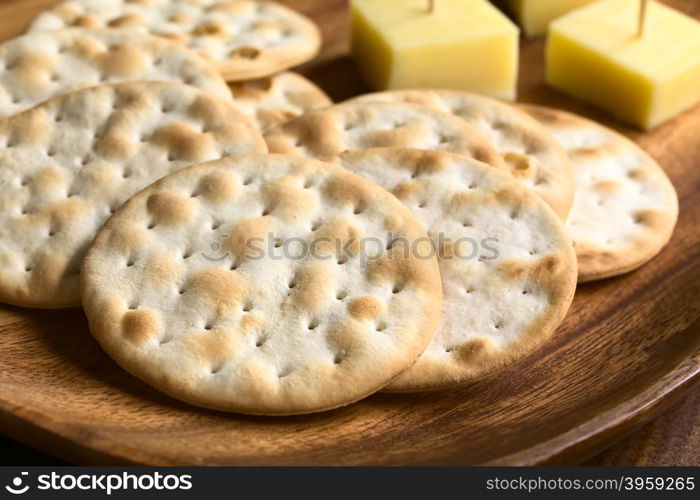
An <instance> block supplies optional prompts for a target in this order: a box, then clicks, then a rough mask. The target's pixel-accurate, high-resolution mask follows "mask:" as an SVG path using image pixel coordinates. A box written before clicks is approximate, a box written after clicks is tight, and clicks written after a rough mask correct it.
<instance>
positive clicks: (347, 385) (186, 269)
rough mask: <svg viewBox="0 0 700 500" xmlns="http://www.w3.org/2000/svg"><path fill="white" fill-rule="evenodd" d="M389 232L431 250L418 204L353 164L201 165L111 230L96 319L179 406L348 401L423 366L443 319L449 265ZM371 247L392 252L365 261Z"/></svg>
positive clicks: (97, 258) (93, 309)
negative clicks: (443, 275)
mask: <svg viewBox="0 0 700 500" xmlns="http://www.w3.org/2000/svg"><path fill="white" fill-rule="evenodd" d="M388 233H391V234H393V235H394V236H395V237H400V238H405V239H406V241H407V242H409V243H410V244H412V245H413V244H418V245H422V246H427V247H429V246H430V243H429V241H425V240H427V236H426V234H425V230H424V229H423V228H422V227H421V226H420V224H419V222H418V221H417V220H416V218H415V216H414V215H413V214H412V213H411V212H410V211H409V210H408V209H407V208H406V207H404V206H403V205H402V204H401V203H399V202H398V201H397V200H396V199H395V198H394V197H393V196H391V195H390V194H389V193H388V192H386V191H385V190H383V189H381V188H380V187H379V186H376V185H374V184H372V183H370V182H369V181H366V180H364V179H362V178H360V177H358V176H355V175H353V174H351V173H349V172H347V171H346V170H344V169H342V168H340V167H337V166H333V165H328V164H324V163H321V162H317V161H314V160H309V159H305V158H299V157H290V156H281V155H265V156H251V157H244V158H239V159H224V160H220V161H215V162H211V163H208V164H203V165H198V166H194V167H191V168H187V169H184V170H181V171H179V172H176V173H174V174H172V175H170V176H168V177H165V178H164V179H162V180H160V181H158V182H156V183H155V184H153V185H152V186H150V187H148V188H147V189H145V190H143V191H142V192H140V193H139V194H138V195H136V196H134V197H133V198H132V199H131V200H129V201H128V202H127V203H126V204H125V205H124V206H123V207H122V208H120V209H119V211H118V212H117V213H116V214H115V215H114V217H112V218H111V219H110V220H109V221H108V222H107V224H106V225H105V227H104V228H103V229H102V230H101V231H100V232H99V234H98V235H97V237H96V238H95V242H94V244H93V245H92V247H91V248H90V250H89V252H88V255H87V257H86V259H85V265H84V268H83V270H84V272H83V299H84V307H85V311H86V314H87V317H88V319H89V321H90V328H91V331H92V333H93V335H94V336H95V337H96V338H97V339H98V340H99V342H100V343H101V344H102V346H103V347H104V349H105V350H106V351H107V352H108V353H109V354H110V355H111V356H112V357H113V358H114V359H115V360H116V361H117V362H118V363H119V364H120V365H121V366H123V367H124V368H125V369H127V370H128V371H130V372H131V373H133V374H134V375H136V376H137V377H139V378H141V379H143V380H145V381H146V382H148V383H150V384H152V385H154V386H155V387H157V388H159V389H160V390H162V391H164V392H166V393H168V394H170V395H171V396H173V397H176V398H179V399H182V400H185V401H188V402H190V403H192V404H196V405H200V406H205V407H208V408H215V409H219V410H225V411H235V412H242V413H251V414H266V415H287V414H299V413H310V412H316V411H322V410H326V409H330V408H335V407H338V406H342V405H345V404H348V403H351V402H353V401H356V400H358V399H360V398H363V397H365V396H367V395H369V394H371V393H373V392H375V391H377V390H379V389H380V388H382V387H383V386H385V385H386V384H387V383H389V382H390V381H391V380H392V379H393V378H395V377H396V376H397V375H399V374H400V373H401V372H403V371H404V370H405V369H406V368H408V367H409V366H410V365H411V364H412V363H413V362H414V361H415V359H416V358H417V357H418V356H419V355H420V353H421V352H422V351H423V350H424V349H425V347H426V346H427V344H428V342H429V341H430V339H431V338H432V335H433V332H434V331H435V329H436V327H437V324H438V321H439V313H440V307H441V286H440V273H439V268H438V264H437V260H436V259H435V258H434V256H433V257H432V258H418V257H416V256H413V255H405V254H404V253H403V252H401V251H396V252H395V251H393V250H386V248H387V246H388V245H387V235H388ZM353 238H354V240H353ZM370 240H371V241H375V242H379V246H378V248H380V249H381V253H376V252H373V254H372V255H373V259H372V260H368V261H366V262H364V261H363V259H362V258H360V256H361V254H360V252H359V251H358V249H357V245H360V244H361V241H370ZM421 240H422V241H421ZM314 241H315V242H317V243H318V244H316V245H312V244H311V242H314ZM292 242H295V246H294V247H292ZM303 242H306V243H307V244H308V245H307V247H306V248H307V250H309V251H307V252H304V251H303V250H302V248H303ZM338 242H340V243H342V249H343V250H344V251H338V250H337V249H336V246H335V245H336V243H338ZM288 243H289V246H287V244H288ZM256 247H257V248H256ZM293 248H297V250H294V249H293ZM311 248H314V249H315V250H313V251H310V249H311ZM258 249H265V250H264V251H259V250H258ZM275 249H277V250H279V252H278V253H275ZM285 249H286V250H285ZM348 249H349V250H348ZM287 250H288V251H287ZM362 255H366V254H362Z"/></svg>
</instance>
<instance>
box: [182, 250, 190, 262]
mask: <svg viewBox="0 0 700 500" xmlns="http://www.w3.org/2000/svg"><path fill="white" fill-rule="evenodd" d="M190 257H192V250H186V251H185V252H184V253H183V254H182V260H187V259H189V258H190Z"/></svg>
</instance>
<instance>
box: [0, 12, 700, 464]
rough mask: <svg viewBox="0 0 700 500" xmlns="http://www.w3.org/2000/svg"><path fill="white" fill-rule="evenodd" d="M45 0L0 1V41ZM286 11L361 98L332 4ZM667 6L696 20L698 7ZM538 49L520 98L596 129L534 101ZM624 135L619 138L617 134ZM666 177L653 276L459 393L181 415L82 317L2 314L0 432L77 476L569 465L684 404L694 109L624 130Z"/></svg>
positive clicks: (695, 267) (327, 68)
mask: <svg viewBox="0 0 700 500" xmlns="http://www.w3.org/2000/svg"><path fill="white" fill-rule="evenodd" d="M50 3H52V2H51V1H50V0H5V1H3V2H2V6H0V36H3V37H4V38H6V37H8V36H11V35H14V34H16V31H18V29H17V27H18V26H19V27H20V29H21V26H22V25H23V24H22V22H21V21H22V20H21V19H20V18H26V19H29V18H30V17H31V15H32V14H33V13H34V12H35V11H37V10H38V9H39V8H40V7H42V6H46V5H48V4H50ZM287 3H289V4H292V5H293V6H295V7H297V8H299V9H300V10H302V11H305V12H307V13H308V14H311V15H313V16H314V17H315V18H316V19H317V21H319V23H321V24H322V26H323V27H324V30H325V35H326V40H327V46H326V48H325V51H324V54H323V56H322V57H321V58H320V59H319V60H317V61H316V62H314V63H313V65H312V66H309V67H307V68H305V69H304V71H305V72H306V74H307V75H310V76H311V77H312V78H314V79H315V80H316V81H318V82H320V83H321V84H322V85H324V86H325V87H326V88H327V90H329V92H331V93H332V94H333V95H334V97H336V98H344V97H348V96H350V95H353V94H356V93H358V92H360V91H362V88H361V86H360V84H359V80H358V78H357V76H356V74H355V70H354V67H353V66H352V64H351V63H350V62H349V61H348V59H347V58H345V57H342V56H341V54H342V53H343V52H344V51H345V50H346V40H345V38H344V33H345V25H346V22H347V21H346V16H345V11H344V8H345V6H344V2H343V1H342V0H332V1H331V0H323V1H321V0H317V1H312V0H308V1H303V0H298V1H292V0H289V1H288V2H287ZM670 3H675V6H676V7H678V8H682V9H684V10H685V11H686V12H690V13H692V14H693V15H697V16H700V1H697V0H695V1H692V2H691V1H682V0H677V1H675V2H670ZM541 54H542V42H526V43H524V47H523V63H522V65H523V75H522V78H521V99H522V100H525V101H530V102H539V103H543V104H550V105H558V106H561V107H564V108H566V109H571V110H574V111H578V112H581V113H583V114H586V115H588V116H592V117H593V118H596V119H600V120H602V121H605V120H604V119H603V117H602V116H600V115H597V114H596V113H594V112H593V111H592V110H590V109H588V108H584V107H582V106H580V105H577V104H576V103H575V102H573V101H570V100H568V99H566V98H565V97H564V96H562V95H560V94H557V93H555V92H554V91H552V90H550V89H548V88H546V87H545V86H544V85H543V84H542V83H541V82H542V69H541V68H542V55H541ZM616 128H618V129H620V127H619V126H618V127H616ZM621 130H622V131H623V132H625V133H628V135H631V136H632V137H633V138H635V139H637V140H638V141H639V142H640V143H641V144H642V145H643V146H644V147H645V148H646V149H647V150H648V151H649V152H650V153H651V154H652V155H653V156H655V157H656V158H657V159H658V160H659V161H660V163H661V164H662V165H664V166H665V168H666V169H667V171H668V173H669V174H670V176H671V178H672V180H673V181H674V183H675V185H676V187H677V188H678V191H679V195H680V199H681V217H680V223H679V226H678V229H677V231H676V234H675V236H674V238H673V241H672V242H671V244H670V245H669V247H668V248H667V249H666V250H665V251H664V252H663V253H662V254H661V255H660V256H659V257H658V258H657V259H656V260H654V261H653V262H652V263H651V264H649V265H647V266H646V267H644V268H643V269H641V270H639V271H637V272H635V273H632V274H630V275H628V276H625V277H621V278H616V279H611V280H607V281H605V282H601V283H597V284H591V285H586V286H583V287H581V289H580V290H579V292H578V294H577V296H576V299H575V301H574V305H573V307H572V310H571V313H570V315H569V317H568V318H567V320H566V321H565V323H564V324H563V325H562V327H561V328H560V329H559V331H558V332H557V334H556V336H555V337H554V338H553V339H552V340H551V341H550V342H549V343H548V344H547V345H546V346H545V347H544V348H542V349H541V350H540V351H539V352H537V353H536V354H535V355H533V356H531V357H530V358H528V359H527V360H525V361H523V362H521V363H519V364H518V365H517V366H513V367H512V368H511V369H510V370H508V371H507V372H505V373H502V374H500V375H497V376H493V377H491V378H489V379H488V380H483V381H481V382H479V383H475V384H472V385H470V386H468V387H464V388H462V389H459V390H453V391H447V392H439V393H428V394H417V395H387V394H378V395H375V396H373V397H371V398H369V399H367V400H365V401H363V402H360V403H358V404H355V405H353V406H351V407H348V408H344V409H340V410H336V411H333V412H330V413H325V414H321V415H315V416H310V417H294V418H284V419H279V418H277V419H270V418H253V417H243V416H238V415H227V414H223V413H216V412H211V411H202V410H199V409H197V408H194V407H191V406H188V405H186V404H183V403H179V402H177V401H175V400H173V399H170V398H168V397H166V396H164V395H162V394H160V393H158V392H156V391H155V390H153V389H151V388H149V387H147V386H146V385H144V384H143V383H141V382H140V381H138V380H136V379H135V378H133V377H131V376H129V375H128V374H126V373H125V372H123V371H122V370H121V369H119V368H118V367H117V366H116V364H115V363H113V362H112V361H111V360H110V359H109V358H108V357H107V356H106V355H105V354H103V353H102V351H101V350H100V348H99V347H98V345H97V343H96V342H95V341H94V340H93V339H92V337H91V336H90V335H89V333H88V330H87V327H86V322H85V319H84V317H83V315H82V313H81V312H80V311H78V310H64V311H29V310H23V309H19V308H12V307H5V306H0V422H1V424H2V430H3V432H5V433H7V434H8V435H10V436H12V437H14V438H16V439H19V440H21V441H24V442H26V443H28V444H31V445H33V446H36V447H39V448H41V449H43V450H45V451H47V452H49V453H53V454H56V455H59V456H61V457H63V458H65V459H68V460H71V461H74V462H79V463H85V462H89V463H143V464H294V465H302V464H428V463H430V464H477V463H478V464H484V463H491V464H536V463H576V462H578V461H581V460H584V459H585V458H587V457H589V456H591V455H592V454H594V453H596V452H598V451H600V450H601V449H602V448H604V447H606V446H609V445H611V444H612V443H613V442H614V440H615V439H617V438H620V437H622V435H624V434H625V433H626V432H629V431H631V430H632V429H633V428H634V427H635V426H636V425H639V424H641V423H643V422H645V421H646V420H648V419H650V418H652V417H653V416H655V415H656V414H657V412H658V411H660V410H661V409H663V408H665V406H667V405H669V404H671V403H672V402H673V401H674V400H675V399H677V398H678V397H680V396H681V395H682V394H683V393H684V391H685V390H687V389H688V388H690V387H691V386H693V385H694V384H695V383H697V381H698V380H699V379H700V377H698V373H699V372H700V354H699V353H700V236H699V235H700V138H699V132H698V131H699V130H700V109H698V108H696V109H695V110H694V111H691V112H688V113H686V114H685V115H683V116H681V117H679V118H678V119H676V120H675V121H673V122H672V123H669V124H667V125H665V126H664V127H662V128H660V129H658V130H656V131H655V132H653V133H649V134H640V133H633V132H631V131H629V130H625V129H621Z"/></svg>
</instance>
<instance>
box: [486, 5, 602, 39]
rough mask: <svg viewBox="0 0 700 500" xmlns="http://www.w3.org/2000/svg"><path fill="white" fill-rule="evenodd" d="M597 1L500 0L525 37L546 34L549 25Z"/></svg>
mask: <svg viewBox="0 0 700 500" xmlns="http://www.w3.org/2000/svg"><path fill="white" fill-rule="evenodd" d="M597 1H598V0H500V3H501V4H504V5H505V7H506V8H507V9H508V10H510V11H511V12H512V13H513V15H515V17H516V19H517V20H518V23H519V24H520V26H521V27H522V28H523V31H524V32H525V34H526V35H527V36H541V35H544V34H545V33H547V27H548V26H549V23H550V22H552V21H554V20H555V19H557V18H558V17H561V16H563V15H564V14H566V13H567V12H569V11H572V10H574V9H577V8H579V7H581V6H583V5H586V4H589V3H592V2H597Z"/></svg>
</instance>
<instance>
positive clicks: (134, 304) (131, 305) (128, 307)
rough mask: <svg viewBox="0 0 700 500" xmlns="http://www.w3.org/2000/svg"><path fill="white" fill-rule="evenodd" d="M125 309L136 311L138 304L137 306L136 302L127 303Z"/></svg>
mask: <svg viewBox="0 0 700 500" xmlns="http://www.w3.org/2000/svg"><path fill="white" fill-rule="evenodd" d="M126 308H127V309H128V310H129V311H135V310H136V309H138V308H139V304H138V302H135V301H132V302H129V304H128V305H127V306H126Z"/></svg>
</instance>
